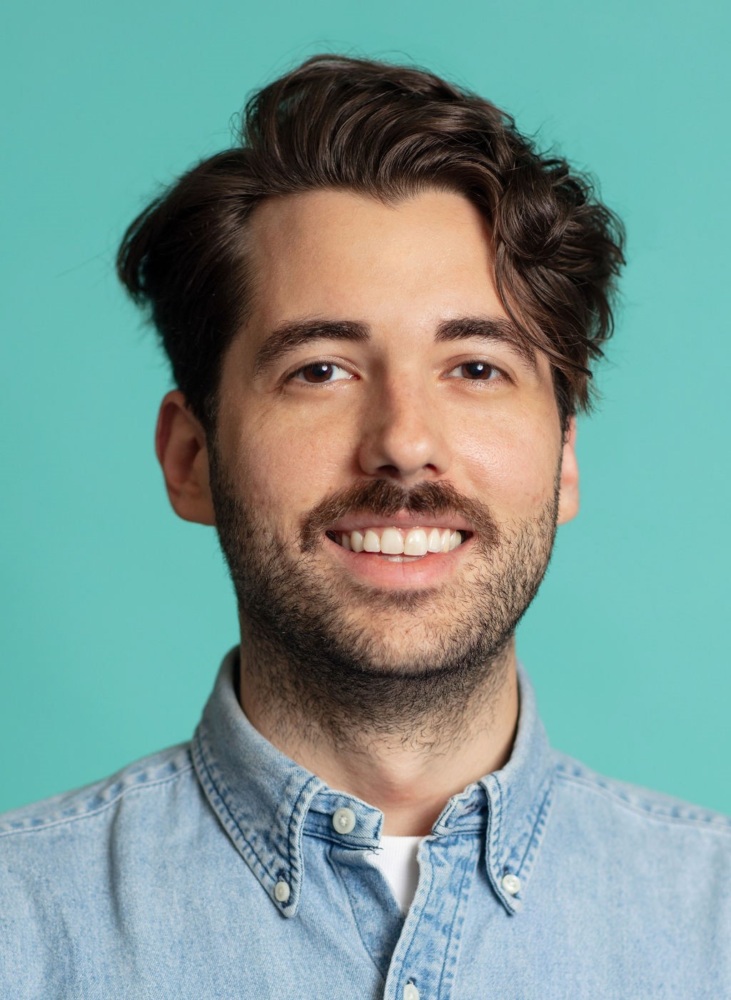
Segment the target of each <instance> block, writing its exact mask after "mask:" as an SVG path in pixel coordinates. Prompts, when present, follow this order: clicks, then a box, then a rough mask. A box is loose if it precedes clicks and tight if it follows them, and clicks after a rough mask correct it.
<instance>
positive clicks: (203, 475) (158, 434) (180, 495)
mask: <svg viewBox="0 0 731 1000" xmlns="http://www.w3.org/2000/svg"><path fill="white" fill-rule="evenodd" d="M155 454H156V455H157V460H158V462H159V463H160V467H161V469H162V473H163V476H164V477H165V486H166V488H167V493H168V498H169V500H170V503H171V505H172V508H173V510H174V511H175V513H176V514H177V515H178V517H182V518H183V520H185V521H194V522H195V523H197V524H210V525H213V524H215V523H216V520H215V514H214V510H213V502H212V499H211V490H210V485H209V478H208V446H207V442H206V434H205V431H204V430H203V427H202V425H201V423H200V421H199V420H197V419H196V417H195V416H194V415H193V413H192V412H191V410H190V408H189V407H188V405H187V402H186V399H185V396H184V395H183V393H182V392H181V391H180V390H179V389H174V390H173V391H172V392H169V393H167V395H166V396H165V397H164V398H163V401H162V403H161V404H160V412H159V414H158V417H157V428H156V430H155Z"/></svg>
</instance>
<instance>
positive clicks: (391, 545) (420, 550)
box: [340, 527, 462, 557]
mask: <svg viewBox="0 0 731 1000" xmlns="http://www.w3.org/2000/svg"><path fill="white" fill-rule="evenodd" d="M340 544H341V545H342V546H343V548H344V549H347V550H348V551H352V552H372V553H382V554H383V555H389V556H400V555H406V556H416V557H420V556H425V555H426V554H427V552H451V551H452V550H453V549H456V548H457V546H458V545H461V544H462V534H461V532H459V531H451V530H450V529H449V528H441V529H440V528H410V529H409V530H408V531H407V530H406V529H405V528H404V529H402V528H393V527H388V528H366V529H364V530H363V531H342V532H340Z"/></svg>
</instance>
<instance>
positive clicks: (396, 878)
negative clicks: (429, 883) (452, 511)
mask: <svg viewBox="0 0 731 1000" xmlns="http://www.w3.org/2000/svg"><path fill="white" fill-rule="evenodd" d="M423 839H424V838H423V837H381V849H380V851H372V852H371V853H370V855H369V860H370V862H371V864H372V865H375V867H376V868H378V869H380V871H382V872H383V874H384V876H385V878H386V881H387V882H388V884H389V885H390V886H391V891H392V892H393V894H394V897H395V898H396V902H397V903H398V904H399V906H400V907H401V909H402V911H403V912H404V913H406V912H407V911H408V909H409V907H410V906H411V901H412V900H413V898H414V894H415V892H416V886H417V884H418V882H419V862H418V861H417V860H416V854H417V851H418V850H419V844H420V843H421V842H422V840H423Z"/></svg>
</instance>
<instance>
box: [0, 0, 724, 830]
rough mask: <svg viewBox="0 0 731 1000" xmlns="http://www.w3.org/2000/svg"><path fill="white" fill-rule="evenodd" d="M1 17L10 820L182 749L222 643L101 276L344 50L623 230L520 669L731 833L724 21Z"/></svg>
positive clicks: (603, 740)
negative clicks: (508, 119) (441, 88)
mask: <svg viewBox="0 0 731 1000" xmlns="http://www.w3.org/2000/svg"><path fill="white" fill-rule="evenodd" d="M3 20H4V24H3V41H2V43H0V44H1V45H2V49H3V51H2V53H1V58H0V72H2V74H3V76H4V78H5V79H4V80H3V95H4V97H5V102H4V103H5V108H4V112H3V118H2V133H3V135H2V146H3V150H4V151H3V154H2V201H3V209H2V212H3V219H4V222H3V229H2V244H3V251H4V252H3V265H2V272H1V273H2V282H3V292H2V296H0V318H1V320H2V326H1V329H2V337H1V348H0V349H1V350H2V366H1V369H0V370H1V371H2V384H1V390H2V391H1V395H0V399H1V400H2V402H1V403H0V406H1V407H2V422H1V426H2V438H3V440H2V483H3V485H2V498H3V507H4V517H3V525H4V528H3V532H2V545H3V551H2V560H1V573H2V581H1V584H0V587H1V597H2V604H1V606H2V609H3V627H2V639H1V643H2V646H1V648H0V671H1V675H0V760H1V761H2V770H1V772H0V809H6V808H10V807H13V806H16V805H20V804H22V803H24V802H27V801H30V800H33V799H36V798H40V797H42V796H47V795H51V794H53V793H56V792H59V791H62V790H64V789H66V788H69V787H72V786H76V785H80V784H82V783H86V782H89V781H92V780H94V779H97V778H100V777H103V776H104V775H105V774H107V773H109V772H111V771H113V770H115V769H117V768H119V767H121V766H122V765H124V764H125V763H127V762H128V761H130V760H131V759H133V758H135V757H137V756H140V755H142V754H145V753H148V752H151V751H154V750H156V749H158V748H160V747H162V746H164V745H166V744H170V743H174V742H178V741H181V740H185V739H187V738H188V737H189V735H190V734H191V732H192V729H193V727H194V725H195V723H196V720H197V717H198V714H199V712H200V709H201V707H202V704H203V701H204V699H205V698H206V696H207V693H208V691H209V688H210V686H211V683H212V681H213V677H214V674H215V671H216V668H217V666H218V662H219V660H220V658H221V656H222V655H223V653H224V652H225V651H226V650H227V649H228V648H229V646H231V645H232V644H233V643H234V642H235V641H236V634H237V630H236V619H235V611H234V602H233V597H232V593H231V590H230V586H229V583H228V580H227V577H226V573H225V570H224V566H223V561H222V558H221V556H220V555H219V551H218V548H217V545H216V543H215V538H214V536H213V534H212V532H211V531H210V529H205V528H201V527H197V526H191V525H189V524H185V523H183V522H181V521H178V520H177V519H176V518H175V517H174V515H173V514H172V512H171V511H170V509H169V508H168V504H167V500H166V498H165V495H164V492H163V486H162V480H161V475H160V472H159V470H158V468H157V465H156V462H155V459H154V455H153V448H152V435H153V427H154V422H155V416H156V410H157V406H158V402H159V400H160V397H161V396H162V394H163V393H164V391H165V390H166V389H167V388H168V386H169V379H168V374H167V370H166V367H165V363H164V361H163V359H162V357H161V355H160V353H159V352H158V350H157V347H156V345H155V342H154V338H153V336H152V334H151V333H150V332H148V331H146V330H145V329H144V328H143V327H142V325H141V323H140V319H139V317H138V315H137V314H136V312H135V311H134V309H133V308H132V306H131V305H129V304H128V303H127V302H126V301H125V299H124V297H123V295H122V292H121V289H120V288H118V286H117V284H116V281H115V278H114V275H113V257H114V253H115V249H116V245H117V242H118V240H119V238H120V236H121V234H122V232H123V230H124V228H125V226H126V225H127V223H128V222H129V221H130V220H131V218H132V217H133V215H135V214H136V213H137V212H138V211H139V209H140V208H141V207H142V206H143V205H144V204H145V203H146V201H147V199H148V198H149V197H150V196H152V194H153V193H155V191H156V189H157V188H156V186H157V185H158V184H163V183H167V182H169V181H170V180H171V179H172V178H173V177H174V176H175V175H177V174H178V173H179V172H181V171H182V170H183V169H184V168H186V167H187V166H188V165H189V164H191V163H192V162H193V161H194V160H195V159H196V158H198V157H199V156H201V155H203V154H207V153H211V152H213V151H215V150H217V149H219V148H221V147H224V146H226V145H227V144H228V140H229V135H230V130H229V127H230V120H231V116H232V115H233V114H234V113H235V112H237V111H238V109H239V108H240V107H241V105H242V103H243V101H244V99H245V97H246V95H247V93H248V92H249V91H250V90H251V89H252V88H254V87H256V86H259V85H261V84H263V83H264V82H266V81H268V80H270V79H272V78H273V77H274V76H275V75H277V74H279V73H280V72H282V71H284V70H286V69H288V68H289V67H291V66H292V65H293V64H295V63H296V62H298V61H299V60H301V59H303V58H304V57H306V56H308V55H310V54H312V53H314V52H316V51H320V50H335V51H338V50H339V51H345V52H349V53H354V54H364V55H372V56H377V57H385V58H393V59H409V58H410V59H412V60H415V61H416V62H419V63H422V64H425V65H427V66H429V67H431V68H433V69H434V70H436V71H438V72H441V73H443V74H445V75H447V76H449V77H451V78H453V79H456V80H457V81H459V82H461V83H463V84H466V85H468V86H470V87H473V88H475V89H477V90H479V91H480V92H481V93H483V94H484V95H485V96H488V97H490V98H491V99H492V100H494V101H495V102H497V103H498V104H502V105H503V106H505V107H506V108H507V109H509V110H510V111H512V112H513V113H514V114H515V115H516V116H517V119H518V122H519V124H520V125H521V126H522V128H523V129H524V130H527V131H529V132H539V134H540V136H541V139H542V141H543V142H544V143H545V144H546V145H549V144H553V143H555V144H557V145H558V146H559V148H560V149H561V150H563V151H564V152H565V153H566V154H567V155H569V156H570V157H571V158H572V159H573V160H574V161H575V162H577V163H578V164H580V165H583V166H586V167H589V168H590V169H591V170H592V171H593V172H594V173H595V174H596V175H597V176H598V177H599V178H600V179H601V190H602V193H603V196H604V198H605V199H606V200H607V201H608V202H609V204H610V205H612V206H613V207H614V208H615V209H616V210H618V211H619V212H620V214H621V215H622V216H623V217H624V218H625V220H626V223H627V226H628V230H629V267H628V269H627V273H626V278H625V283H624V305H623V308H622V311H621V314H620V317H619V326H618V332H617V335H616V339H615V341H614V343H613V344H612V346H611V349H610V362H609V363H607V364H606V365H604V366H603V369H602V370H601V372H600V377H599V382H600V385H601V387H602V389H603V396H604V399H603V402H602V404H601V408H600V410H599V412H598V413H597V414H596V415H595V416H593V417H592V418H591V419H588V420H583V421H582V423H581V427H580V446H579V452H580V457H581V460H582V466H583V511H582V514H581V516H580V517H579V519H578V520H577V521H576V522H574V523H573V524H571V525H569V526H567V527H566V528H564V529H562V530H561V532H560V534H559V541H558V547H557V550H556V554H555V557H554V561H553V564H552V567H551V569H550V571H549V575H548V578H547V580H546V582H545V584H544V587H543V589H542V592H541V594H540V596H539V598H538V600H537V603H536V604H535V606H534V607H533V609H532V610H531V611H530V612H529V615H528V617H527V619H526V621H525V623H524V625H523V626H522V627H521V632H520V642H519V649H520V653H521V657H522V659H523V660H524V662H525V663H526V664H527V665H528V667H529V669H530V671H531V673H532V676H533V678H534V681H535V684H536V687H537V689H538V695H539V702H540V705H541V708H542V711H543V714H544V716H545V719H546V722H547V726H548V729H549V733H550V735H551V738H552V740H553V742H554V743H555V744H556V745H557V746H559V747H561V748H562V749H564V750H566V751H568V752H570V753H573V754H575V755H576V756H579V757H581V758H583V759H584V760H585V761H586V762H588V763H589V764H590V765H592V766H594V767H596V768H598V769H600V770H602V771H604V772H606V773H609V774H611V775H613V776H616V777H620V778H623V779H625V780H629V781H633V782H637V783H640V784H643V785H649V786H652V787H655V788H658V789H661V790H663V791H666V792H669V793H671V794H674V795H677V796H680V797H683V798H686V799H690V800H692V801H696V802H699V803H702V804H703V805H706V806H708V807H712V808H715V809H718V810H722V811H726V812H731V783H730V782H729V767H728V764H729V756H730V751H731V727H730V726H729V708H728V706H729V697H730V696H731V671H730V670H729V658H728V651H727V646H728V644H727V639H726V626H727V621H728V617H729V607H728V585H727V572H728V566H729V561H730V557H731V544H730V543H729V531H728V514H729V510H730V509H731V505H730V503H729V501H730V499H731V475H730V473H729V447H728V432H729V388H728V385H729V373H730V370H731V364H730V362H731V347H730V346H729V343H730V341H729V320H728V305H727V302H726V295H727V291H726V289H727V288H728V268H729V262H730V254H729V243H728V237H729V232H731V217H730V215H731V208H730V207H729V206H730V204H731V199H729V193H728V191H729V189H728V184H729V180H728V178H729V166H730V165H731V155H730V153H731V148H730V140H729V127H728V126H729V120H728V111H727V102H728V97H729V94H731V68H730V66H731V63H730V61H729V59H728V50H729V43H730V42H731V15H730V14H729V7H728V5H727V4H725V3H724V4H722V3H720V2H718V3H716V2H712V0H701V2H700V3H696V4H695V5H693V7H691V5H690V4H688V3H683V4H681V3H677V2H675V3H673V2H668V0H663V2H660V0H643V2H641V3H637V2H636V0H612V2H611V3H608V2H594V3H591V4H588V3H586V0H580V2H579V0H560V2H554V3H546V2H545V0H523V2H521V0H518V2H513V3H511V4H506V3H504V2H500V3H497V2H494V0H467V2H464V0H463V2H461V3H458V4H449V5H444V4H443V3H437V2H434V0H426V2H425V0H420V2H419V3H410V2H405V0H396V2H394V0H371V2H370V3H367V4H365V3H358V4H355V3H343V2H341V0H338V2H335V0H332V2H321V3H311V2H310V3H307V2H305V3H300V2H288V3H279V4H277V3H273V4H271V5H263V4H257V5H254V4H252V3H246V2H243V3H242V2H240V0H238V2H236V3H233V2H218V3H217V2H212V3H207V4H203V3H200V2H199V3H191V2H188V0H176V2H175V3H173V2H170V0H165V2H159V0H158V2H155V0H152V2H150V0H144V2H142V0H127V2H126V3H124V4H118V3H111V2H109V0H104V2H97V3H95V4H89V3H83V4H82V3H81V2H80V0H66V2H64V3H62V4H58V3H51V2H49V0H45V2H42V3H32V2H30V3H27V4H23V5H21V4H20V2H19V0H15V2H14V3H13V4H11V6H10V9H8V8H7V7H6V12H5V16H4V19H3Z"/></svg>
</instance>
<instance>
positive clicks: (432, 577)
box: [325, 537, 471, 590]
mask: <svg viewBox="0 0 731 1000" xmlns="http://www.w3.org/2000/svg"><path fill="white" fill-rule="evenodd" d="M325 541H326V543H327V545H328V546H330V547H331V548H332V549H335V553H334V554H335V555H336V556H339V557H340V559H341V560H342V563H343V566H344V567H345V568H346V569H347V570H348V572H349V573H351V574H352V575H353V576H356V577H358V578H359V579H361V580H362V581H363V582H364V583H370V584H372V585H373V586H376V587H385V588H391V589H392V590H413V589H426V588H428V587H434V586H437V585H438V584H440V583H442V582H443V581H444V580H447V579H449V577H450V576H451V575H452V574H453V573H454V571H455V568H456V567H457V565H458V563H459V561H460V559H461V557H462V555H463V553H464V550H465V549H466V548H467V547H468V546H469V544H470V542H471V539H470V538H468V539H466V540H465V541H464V542H462V543H461V544H460V545H458V546H457V548H456V549H452V550H451V552H427V554H426V555H425V556H420V557H418V558H416V557H414V556H384V555H382V554H381V553H378V552H352V551H350V550H349V549H345V548H343V546H342V545H338V543H337V542H334V541H333V540H332V539H331V538H327V537H326V538H325Z"/></svg>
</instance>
